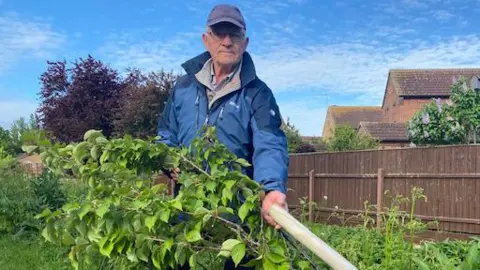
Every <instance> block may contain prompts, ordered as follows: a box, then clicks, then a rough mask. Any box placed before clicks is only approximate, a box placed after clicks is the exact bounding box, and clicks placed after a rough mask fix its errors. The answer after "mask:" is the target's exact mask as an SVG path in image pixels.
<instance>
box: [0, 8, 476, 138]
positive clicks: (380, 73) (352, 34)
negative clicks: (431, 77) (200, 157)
mask: <svg viewBox="0 0 480 270" xmlns="http://www.w3.org/2000/svg"><path fill="white" fill-rule="evenodd" d="M219 2H220V1H210V0H197V1H178V0H176V1H170V0H162V1H160V0H156V1H154V0H148V1H147V0H139V1H126V0H125V1H120V0H116V1H113V0H111V1H106V0H105V1H93V0H84V1H58V0H49V1H33V0H32V1H27V0H0V125H2V126H4V127H7V128H8V126H9V125H10V123H11V122H12V121H13V120H15V119H18V118H19V117H21V116H28V115H29V114H30V113H32V112H33V111H34V110H35V109H36V107H37V106H38V96H37V93H38V92H39V89H40V84H39V77H40V75H41V73H42V72H44V71H45V69H46V61H47V60H50V61H55V60H63V59H65V60H67V62H73V61H74V60H76V59H78V58H80V57H82V58H84V57H86V56H87V55H88V54H91V55H92V56H94V57H95V58H97V59H100V60H102V61H104V62H105V63H107V64H109V65H111V66H112V67H114V68H116V69H118V70H119V71H124V70H125V69H126V68H127V67H137V68H142V69H144V70H159V69H162V68H163V69H167V70H173V71H180V64H181V63H182V62H184V61H185V60H187V59H188V58H190V57H193V56H195V55H197V54H199V53H201V52H202V51H203V50H204V48H203V45H202V43H201V34H202V31H203V30H204V25H205V20H206V17H207V14H208V12H209V11H210V9H211V7H212V6H213V5H214V4H216V3H219ZM223 2H224V3H233V4H237V5H238V6H239V7H240V9H241V10H242V12H243V14H244V16H245V18H246V20H247V27H248V30H247V34H248V36H249V37H250V45H249V48H248V51H249V52H250V53H251V54H252V57H253V59H254V61H255V63H256V68H257V72H258V75H259V77H260V78H261V79H263V80H264V81H266V82H267V84H268V85H269V86H270V87H271V88H272V89H273V91H274V93H275V95H276V98H277V101H278V103H279V105H280V110H281V112H282V115H283V116H284V118H290V120H291V122H292V123H293V124H295V125H296V126H297V127H298V128H299V130H300V132H301V133H302V134H303V135H309V136H311V135H321V132H322V127H323V122H324V119H325V114H326V109H327V107H328V105H334V104H336V105H380V104H381V102H382V97H383V94H384V89H385V83H386V79H387V74H388V70H389V69H392V68H450V67H479V66H480V34H479V31H478V29H479V28H480V0H470V1H467V0H466V1H460V0H450V1H448V0H390V1H359V0H358V1H357V0H351V1H320V0H316V1H314V0H286V1H258V2H257V1H253V0H247V1H223Z"/></svg>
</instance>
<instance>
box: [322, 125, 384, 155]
mask: <svg viewBox="0 0 480 270" xmlns="http://www.w3.org/2000/svg"><path fill="white" fill-rule="evenodd" d="M377 145H378V140H377V139H375V138H373V137H372V136H370V135H368V134H362V133H357V131H356V130H355V129H354V128H352V127H351V126H349V125H338V126H336V127H335V129H334V131H333V136H332V138H330V139H329V140H328V142H327V148H328V150H329V151H352V150H364V149H373V148H375V147H377Z"/></svg>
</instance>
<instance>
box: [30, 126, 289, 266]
mask: <svg viewBox="0 0 480 270" xmlns="http://www.w3.org/2000/svg"><path fill="white" fill-rule="evenodd" d="M206 134H208V137H207V135H205V136H202V137H199V138H198V139H196V140H195V141H194V142H193V143H192V144H191V146H190V147H188V148H181V149H178V148H169V147H167V146H166V145H163V144H157V143H155V142H154V141H148V140H139V139H134V138H132V137H129V136H125V137H123V138H117V139H107V138H105V137H104V136H103V135H102V134H101V132H100V131H98V130H92V131H88V132H87V133H86V134H85V135H84V141H82V142H80V143H78V144H69V145H67V146H65V147H63V146H55V147H53V146H48V147H39V148H38V149H37V150H39V151H40V152H41V155H42V158H44V159H45V160H47V161H48V162H46V163H47V165H46V166H47V167H48V168H49V169H51V170H52V171H55V172H58V173H59V174H60V175H63V176H65V178H66V179H71V178H74V179H73V180H72V181H76V183H78V184H79V185H82V186H84V187H85V188H86V191H85V193H83V194H82V196H79V197H78V198H73V200H72V201H69V202H68V203H67V204H65V205H63V207H61V209H59V210H58V211H56V212H54V213H51V212H50V211H49V210H48V209H47V210H45V211H43V212H42V213H40V214H38V215H37V218H38V219H43V220H45V223H44V224H45V228H44V229H43V231H42V235H43V237H44V238H45V239H47V240H48V241H51V242H54V243H62V244H64V245H69V246H72V247H74V252H73V253H71V254H70V255H69V256H70V258H71V262H72V265H76V264H78V258H84V257H88V256H90V255H98V256H102V257H106V258H113V257H118V256H119V257H123V258H126V259H128V261H129V262H131V264H132V266H133V267H134V268H142V267H145V266H147V265H148V266H149V267H151V266H152V265H153V266H154V267H155V268H156V269H158V268H165V266H167V265H169V266H171V267H172V268H175V266H176V265H183V264H185V263H190V264H198V265H200V264H203V263H205V261H204V258H205V256H207V255H208V254H211V253H212V251H218V256H223V257H231V258H232V260H233V261H234V263H235V265H237V266H238V265H239V264H240V263H241V261H242V260H243V259H244V258H245V257H246V256H247V254H259V256H257V259H256V260H255V261H254V264H258V265H261V264H262V263H265V262H264V260H266V258H268V260H269V262H267V263H266V264H269V263H270V264H271V265H273V266H275V267H277V266H279V265H280V266H281V265H282V263H283V261H282V257H279V256H280V255H278V254H277V255H270V256H269V257H265V256H264V254H263V252H264V251H265V250H267V249H268V248H267V246H266V243H267V241H265V239H266V237H267V236H268V235H269V234H265V233H263V232H265V231H268V230H267V228H266V226H268V225H265V224H262V222H261V219H260V207H258V205H260V199H259V198H260V196H259V192H261V187H260V185H258V183H256V182H255V181H253V180H252V179H249V178H248V177H247V176H246V175H243V174H242V173H241V172H240V171H239V169H240V167H241V166H250V164H249V163H248V162H247V161H246V160H245V159H242V158H238V157H236V156H235V155H233V154H232V153H231V152H230V151H229V150H228V149H227V148H226V147H225V146H224V145H222V144H220V143H218V141H217V140H216V138H215V136H214V133H213V132H212V131H211V130H207V132H206ZM207 164H208V166H207ZM177 167H178V168H179V169H180V171H181V174H180V177H179V179H178V181H179V182H180V183H181V184H182V185H181V188H180V191H179V193H178V195H177V196H175V197H173V196H171V195H170V194H167V192H168V191H169V188H168V187H167V185H165V184H164V183H158V182H157V181H156V180H157V179H158V174H161V172H162V171H163V170H166V169H172V168H177ZM232 168H233V170H231V169H232ZM152 181H153V182H152ZM241 197H244V198H245V199H246V200H245V201H242V202H240V198H241ZM238 220H240V221H241V223H245V222H247V225H248V228H249V230H250V231H249V232H248V233H247V229H246V228H245V226H244V225H243V224H242V225H240V224H237V223H235V222H237V221H238ZM234 221H235V222H234ZM270 235H272V234H270ZM87 254H90V255H88V256H87ZM283 259H285V258H283ZM280 261H282V263H281V264H277V262H280ZM86 262H87V261H85V263H86ZM82 263H84V262H83V261H82ZM192 268H193V267H192Z"/></svg>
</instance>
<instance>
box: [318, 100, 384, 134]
mask: <svg viewBox="0 0 480 270" xmlns="http://www.w3.org/2000/svg"><path fill="white" fill-rule="evenodd" d="M382 118H383V115H382V108H381V107H378V106H336V105H333V106H329V107H328V110H327V116H326V118H325V123H324V125H323V133H322V137H323V138H324V139H325V140H328V139H329V138H331V137H332V135H333V131H334V129H335V127H336V126H338V125H349V126H351V127H353V128H357V126H358V124H359V123H360V122H361V121H372V122H377V121H381V120H382Z"/></svg>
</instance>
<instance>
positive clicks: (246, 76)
mask: <svg viewBox="0 0 480 270" xmlns="http://www.w3.org/2000/svg"><path fill="white" fill-rule="evenodd" d="M242 57H243V60H242V68H241V72H240V81H241V87H242V88H243V87H245V86H246V85H247V84H248V83H250V82H251V81H253V80H255V79H256V77H257V74H256V71H255V65H254V64H253V60H252V58H251V56H250V54H249V53H248V52H244V53H243V56H242ZM210 58H211V55H210V53H209V52H203V53H201V54H199V55H197V56H195V57H193V58H191V59H189V60H187V61H186V62H184V63H183V64H182V67H183V69H184V70H185V72H187V74H188V75H190V76H192V77H195V74H196V73H198V72H199V71H200V70H201V69H202V68H203V65H204V64H205V62H207V61H208V59H210Z"/></svg>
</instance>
